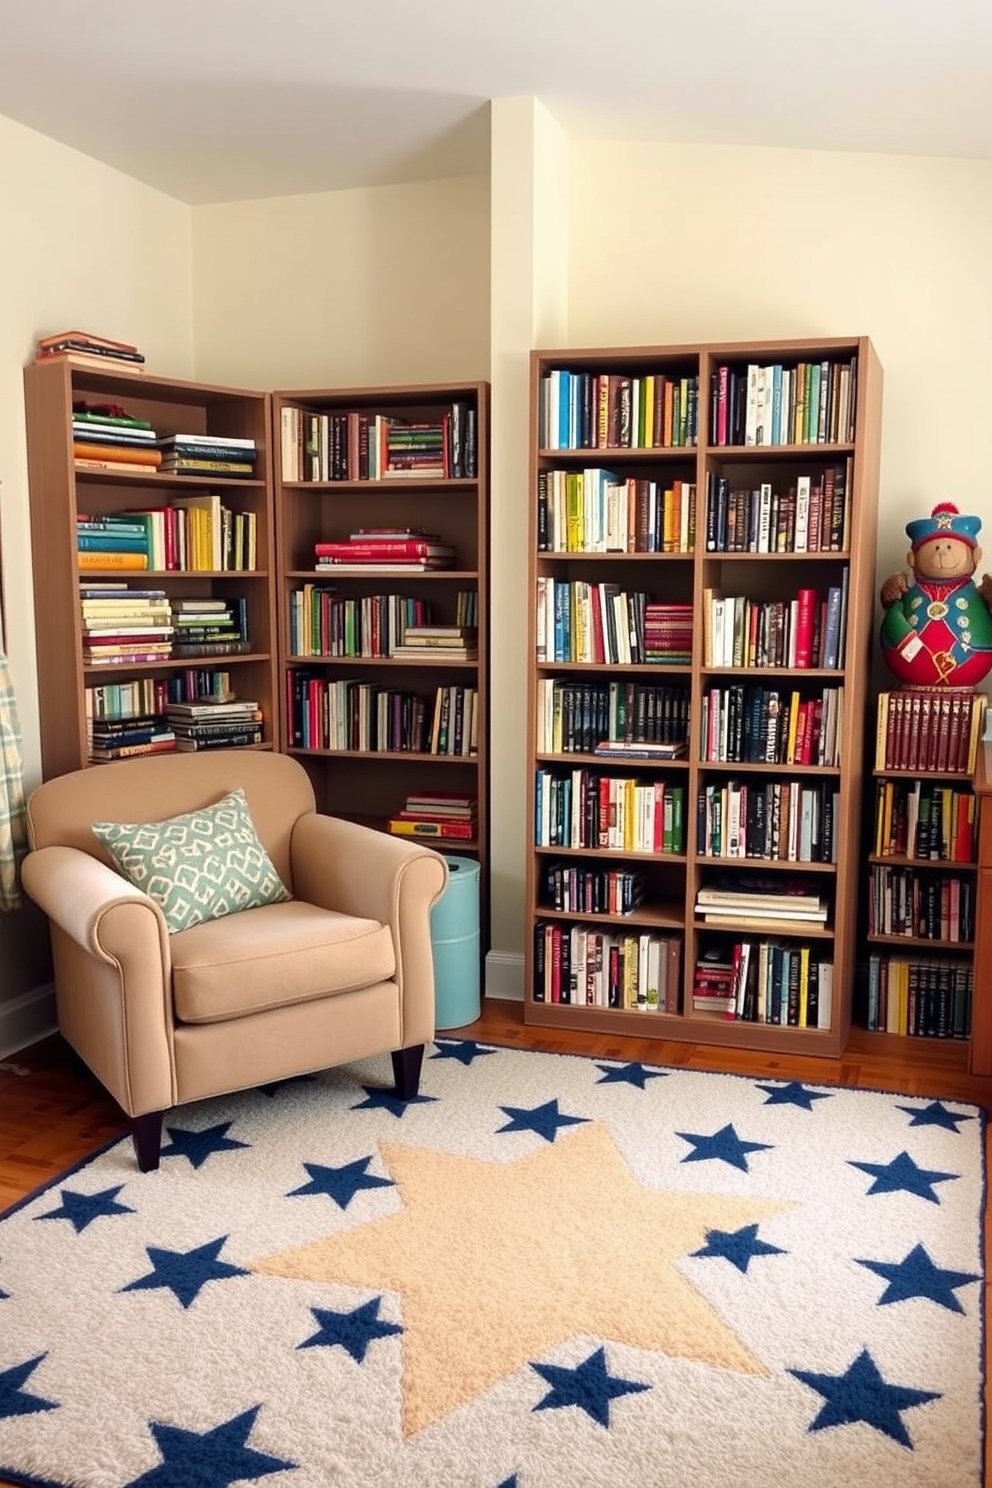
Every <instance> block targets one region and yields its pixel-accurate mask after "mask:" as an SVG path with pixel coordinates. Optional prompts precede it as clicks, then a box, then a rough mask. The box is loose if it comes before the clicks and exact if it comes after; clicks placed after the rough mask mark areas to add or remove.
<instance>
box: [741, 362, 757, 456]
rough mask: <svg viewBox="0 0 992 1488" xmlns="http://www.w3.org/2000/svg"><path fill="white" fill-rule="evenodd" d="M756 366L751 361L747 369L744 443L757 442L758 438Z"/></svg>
mask: <svg viewBox="0 0 992 1488" xmlns="http://www.w3.org/2000/svg"><path fill="white" fill-rule="evenodd" d="M757 433H758V368H757V366H756V365H755V364H754V363H753V362H752V363H750V364H749V365H748V369H747V403H746V406H745V413H744V443H745V444H757V443H758V438H757Z"/></svg>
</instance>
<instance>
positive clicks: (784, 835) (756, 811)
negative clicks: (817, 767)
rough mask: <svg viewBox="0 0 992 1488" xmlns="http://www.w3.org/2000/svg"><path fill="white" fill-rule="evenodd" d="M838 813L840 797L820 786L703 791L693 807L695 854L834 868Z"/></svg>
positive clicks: (728, 786)
mask: <svg viewBox="0 0 992 1488" xmlns="http://www.w3.org/2000/svg"><path fill="white" fill-rule="evenodd" d="M839 813H840V792H839V791H838V790H837V789H836V787H835V785H834V784H832V783H830V784H828V783H827V782H825V781H820V782H817V783H816V784H803V783H802V782H800V781H798V780H790V781H755V780H753V779H751V780H744V781H741V780H728V781H725V782H724V783H722V784H721V785H706V786H703V787H702V788H701V789H700V791H699V794H698V797H697V801H696V853H697V855H698V856H699V857H702V858H761V859H764V860H765V861H766V862H779V863H836V861H837V845H838V844H837V835H838V834H837V831H836V830H835V825H834V824H835V823H836V822H838V821H839V819H840V815H839ZM780 902H781V901H780Z"/></svg>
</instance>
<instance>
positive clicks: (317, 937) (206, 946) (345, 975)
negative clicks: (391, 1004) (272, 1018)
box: [170, 900, 396, 1023]
mask: <svg viewBox="0 0 992 1488" xmlns="http://www.w3.org/2000/svg"><path fill="white" fill-rule="evenodd" d="M170 949H171V952H172V990H173V1003H174V1010H175V1016H176V1018H177V1019H178V1020H179V1021H180V1022H182V1023H222V1022H226V1021H227V1020H229V1019H232V1018H244V1017H249V1016H250V1015H251V1014H253V1013H260V1012H263V1011H264V1010H266V1009H268V1008H276V1007H287V1006H289V1005H290V1004H292V1003H299V1002H312V1001H313V1000H314V999H316V998H322V997H327V996H333V995H334V994H336V993H338V992H352V991H356V990H357V989H358V988H360V987H370V986H373V985H374V984H375V983H377V982H385V981H389V979H390V978H391V977H392V976H393V975H394V973H395V971H396V956H395V952H394V948H393V938H392V933H391V931H390V930H389V928H388V926H386V925H382V924H380V923H379V921H378V920H367V919H360V918H358V917H357V916H354V915H347V914H340V913H338V912H337V911H336V910H330V909H319V908H317V907H316V906H315V905H313V904H307V903H305V902H302V901H300V900H290V901H288V902H286V903H282V904H268V905H263V906H261V907H260V908H258V909H247V910H243V911H242V912H241V913H240V914H236V915H229V916H226V917H225V918H223V919H219V920H209V921H206V922H205V923H203V924H200V925H195V926H193V927H192V929H189V930H183V931H180V932H179V934H178V935H173V936H172V937H171V939H170Z"/></svg>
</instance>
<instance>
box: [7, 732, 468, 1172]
mask: <svg viewBox="0 0 992 1488" xmlns="http://www.w3.org/2000/svg"><path fill="white" fill-rule="evenodd" d="M239 786H240V787H241V788H242V789H243V790H244V792H245V794H246V797H247V801H248V806H249V809H250V812H251V816H252V819H253V821H254V824H255V828H256V831H257V833H258V837H259V838H260V839H261V842H262V844H263V845H264V847H265V848H266V850H267V852H268V854H269V857H270V858H271V860H272V863H273V865H274V866H275V868H276V869H277V871H278V873H279V875H280V877H281V878H282V881H283V883H284V884H285V885H286V887H287V888H288V889H289V890H290V892H291V894H292V896H293V897H292V898H291V899H288V900H287V901H285V902H283V903H277V904H266V905H263V906H261V907H259V908H254V909H245V910H242V911H240V912H238V913H235V914H229V915H225V916H224V917H222V918H219V919H214V920H209V921H206V922H205V923H202V924H198V925H194V926H192V927H191V928H189V929H185V930H181V931H180V932H179V933H177V934H173V935H170V934H169V933H168V930H167V927H166V921H165V918H164V916H163V913H162V910H161V909H160V907H159V905H158V904H157V903H156V902H155V901H154V900H153V899H151V898H149V897H148V896H147V895H146V894H145V893H143V892H142V891H141V890H139V889H137V888H135V887H134V886H133V885H132V884H131V883H129V882H128V880H127V879H126V878H124V877H123V876H122V875H121V873H120V872H118V870H117V869H116V867H114V866H112V865H113V859H112V858H111V857H110V855H109V854H108V853H107V851H106V850H105V849H104V848H103V847H102V845H101V844H100V843H99V842H98V841H97V838H96V837H95V836H94V834H93V832H92V824H93V823H94V822H99V821H115V822H151V821H160V820H164V819H165V818H169V817H173V816H176V815H179V814H180V813H183V812H188V811H194V810H201V809H202V808H204V807H206V806H209V805H212V804H213V803H214V802H216V801H218V800H219V799H220V797H221V796H223V795H224V794H225V793H226V792H228V791H230V790H233V789H235V788H236V787H239ZM28 841H29V845H30V851H29V853H28V855H27V857H26V858H25V860H24V863H23V883H24V887H25V889H26V890H27V892H28V893H29V894H30V895H31V897H32V898H33V899H34V900H35V901H36V902H37V903H38V904H39V905H40V906H41V908H42V909H43V910H44V911H45V913H46V914H47V915H48V918H49V922H50V927H51V937H52V949H53V955H54V964H55V987H56V998H57V1005H58V1019H59V1027H60V1029H61V1031H62V1034H63V1035H64V1037H65V1038H66V1039H67V1041H68V1042H69V1043H70V1044H71V1045H72V1047H73V1048H74V1049H75V1050H76V1052H77V1053H78V1054H79V1055H80V1056H81V1058H82V1059H83V1060H84V1061H85V1062H86V1064H87V1065H88V1066H89V1067H90V1069H91V1070H92V1071H93V1073H94V1074H95V1075H96V1076H97V1078H98V1079H99V1080H100V1081H101V1082H102V1083H103V1084H104V1085H105V1086H106V1088H107V1089H108V1090H109V1091H110V1092H111V1094H112V1095H113V1096H114V1097H115V1099H116V1100H117V1101H118V1102H119V1104H120V1105H121V1107H122V1108H123V1110H124V1111H125V1113H126V1114H127V1115H128V1117H129V1118H130V1122H131V1131H132V1136H133V1140H134V1147H135V1153H136V1156H137V1160H138V1166H139V1167H140V1168H141V1170H142V1172H147V1171H148V1170H149V1169H151V1168H155V1167H157V1166H158V1162H159V1152H160V1146H161V1134H162V1117H163V1114H164V1112H165V1111H166V1110H167V1109H168V1108H169V1107H171V1106H176V1105H182V1104H183V1103H185V1102H186V1101H194V1100H200V1099H202V1098H203V1097H205V1096H213V1095H221V1094H225V1093H227V1092H229V1091H233V1090H243V1089H247V1088H249V1087H252V1086H255V1085H260V1084H266V1083H268V1082H270V1081H274V1080H280V1079H285V1078H287V1077H288V1076H292V1075H299V1074H304V1073H310V1072H311V1071H315V1070H319V1069H323V1068H327V1067H328V1066H331V1065H336V1064H343V1063H346V1062H348V1061H349V1060H353V1059H359V1058H364V1057H366V1056H368V1055H372V1054H381V1053H385V1052H387V1051H388V1052H389V1053H391V1055H392V1063H393V1073H394V1077H395V1081H396V1090H397V1093H398V1095H399V1096H400V1097H401V1098H402V1099H409V1098H410V1097H412V1096H414V1095H416V1093H417V1087H418V1083H419V1079H420V1068H421V1063H422V1060H423V1054H424V1044H425V1043H426V1042H427V1041H428V1040H429V1039H430V1038H432V1037H433V1033H434V971H433V962H432V954H431V941H430V908H431V905H432V904H433V903H434V901H435V900H436V899H437V897H438V896H439V895H440V894H441V892H442V891H443V889H444V886H445V883H446V881H447V865H446V864H445V861H444V859H443V858H442V857H441V856H440V855H439V854H437V853H435V852H432V851H430V850H429V849H428V848H425V847H422V846H420V845H419V844H416V843H408V842H405V841H401V840H399V839H398V838H395V837H389V836H387V835H385V834H384V833H381V832H375V831H372V830H371V829H369V828H367V827H362V826H358V825H356V824H355V823H353V822H348V821H343V820H339V819H337V818H335V817H329V816H322V815H320V814H318V813H317V812H316V810H315V803H314V794H313V789H312V787H311V784H310V780H309V777H308V776H307V773H306V771H305V770H304V769H303V767H302V766H301V765H300V764H299V763H298V762H297V761H295V760H293V759H291V758H289V757H287V756H285V755H279V754H272V753H268V752H262V751H252V750H218V751H210V752H205V753H202V754H177V755H161V756H158V757H155V758H146V759H137V760H123V761H119V762H116V763H114V764H110V765H101V766H99V767H97V768H92V769H88V770H79V771H75V772H73V773H72V774H68V775H62V776H59V777H57V778H56V779H53V780H49V781H47V782H46V783H45V784H44V785H42V786H39V787H38V789H37V790H35V791H34V792H33V794H32V795H31V796H30V797H29V800H28Z"/></svg>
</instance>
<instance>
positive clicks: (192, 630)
mask: <svg viewBox="0 0 992 1488" xmlns="http://www.w3.org/2000/svg"><path fill="white" fill-rule="evenodd" d="M247 609H248V607H247V604H246V602H245V600H244V599H243V598H238V599H207V598H199V599H173V601H172V623H173V625H174V626H175V639H174V643H173V655H174V656H236V655H242V654H243V653H245V652H246V651H248V650H250V642H249V638H248V613H247Z"/></svg>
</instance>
